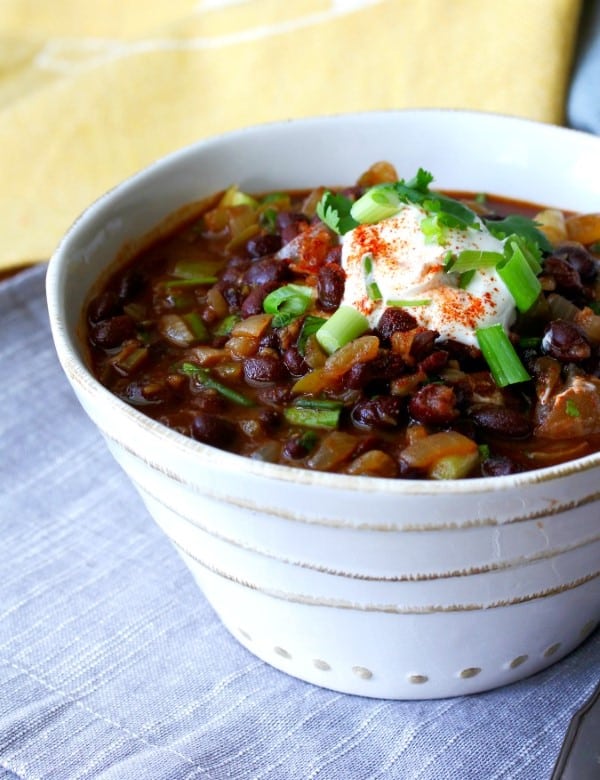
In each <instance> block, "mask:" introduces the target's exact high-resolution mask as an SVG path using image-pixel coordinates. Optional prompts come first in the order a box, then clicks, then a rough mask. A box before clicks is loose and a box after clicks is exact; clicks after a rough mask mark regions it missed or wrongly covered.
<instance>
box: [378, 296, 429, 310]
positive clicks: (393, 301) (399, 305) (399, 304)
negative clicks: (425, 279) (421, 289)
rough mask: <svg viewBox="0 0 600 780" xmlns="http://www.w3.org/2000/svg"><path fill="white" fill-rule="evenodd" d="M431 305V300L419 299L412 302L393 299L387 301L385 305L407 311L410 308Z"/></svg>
mask: <svg viewBox="0 0 600 780" xmlns="http://www.w3.org/2000/svg"><path fill="white" fill-rule="evenodd" d="M430 303H431V298H417V299H414V300H412V301H411V300H408V299H403V300H396V299H391V300H389V301H386V302H385V305H386V306H392V307H396V308H398V309H405V308H407V307H410V306H429V304H430Z"/></svg>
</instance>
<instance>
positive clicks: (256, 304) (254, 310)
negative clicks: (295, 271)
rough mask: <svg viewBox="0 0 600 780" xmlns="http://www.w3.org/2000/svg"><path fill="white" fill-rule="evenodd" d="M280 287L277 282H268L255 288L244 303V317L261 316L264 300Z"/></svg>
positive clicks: (242, 308) (242, 309)
mask: <svg viewBox="0 0 600 780" xmlns="http://www.w3.org/2000/svg"><path fill="white" fill-rule="evenodd" d="M278 286H279V285H278V284H277V282H267V284H261V285H256V286H255V287H253V288H252V289H251V290H250V292H249V293H248V295H247V296H246V297H245V298H244V300H243V302H242V307H241V312H242V317H250V316H251V315H252V314H261V313H262V310H263V301H264V299H265V298H266V297H267V295H268V294H269V293H270V292H271V291H272V290H274V289H276V288H277V287H278Z"/></svg>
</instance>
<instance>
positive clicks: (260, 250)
mask: <svg viewBox="0 0 600 780" xmlns="http://www.w3.org/2000/svg"><path fill="white" fill-rule="evenodd" d="M281 244H282V241H281V236H280V235H279V234H278V233H261V234H260V235H258V236H253V237H252V238H251V239H249V241H248V243H247V244H246V250H247V252H248V254H249V255H250V257H264V256H265V255H274V254H275V252H278V251H279V250H280V249H281Z"/></svg>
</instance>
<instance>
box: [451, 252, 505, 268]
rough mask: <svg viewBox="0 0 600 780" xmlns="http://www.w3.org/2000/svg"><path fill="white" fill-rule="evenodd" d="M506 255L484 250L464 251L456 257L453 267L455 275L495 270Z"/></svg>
mask: <svg viewBox="0 0 600 780" xmlns="http://www.w3.org/2000/svg"><path fill="white" fill-rule="evenodd" d="M503 258H504V255H503V254H502V253H501V252H489V251H487V250H483V249H463V250H462V252H459V253H458V255H456V260H455V261H454V263H453V265H452V272H453V273H455V272H456V273H459V274H460V273H463V272H465V271H477V270H479V269H480V268H493V267H494V266H496V265H498V263H499V262H500V261H501V260H503Z"/></svg>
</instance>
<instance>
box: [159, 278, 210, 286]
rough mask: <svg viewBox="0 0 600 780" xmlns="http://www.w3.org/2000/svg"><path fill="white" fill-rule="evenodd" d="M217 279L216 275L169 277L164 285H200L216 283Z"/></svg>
mask: <svg viewBox="0 0 600 780" xmlns="http://www.w3.org/2000/svg"><path fill="white" fill-rule="evenodd" d="M216 281H217V277H216V276H193V277H190V278H188V279H169V280H168V281H166V282H163V283H162V286H163V287H167V288H169V289H170V288H171V287H175V288H177V287H199V286H200V285H203V284H214V283H215V282H216Z"/></svg>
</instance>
